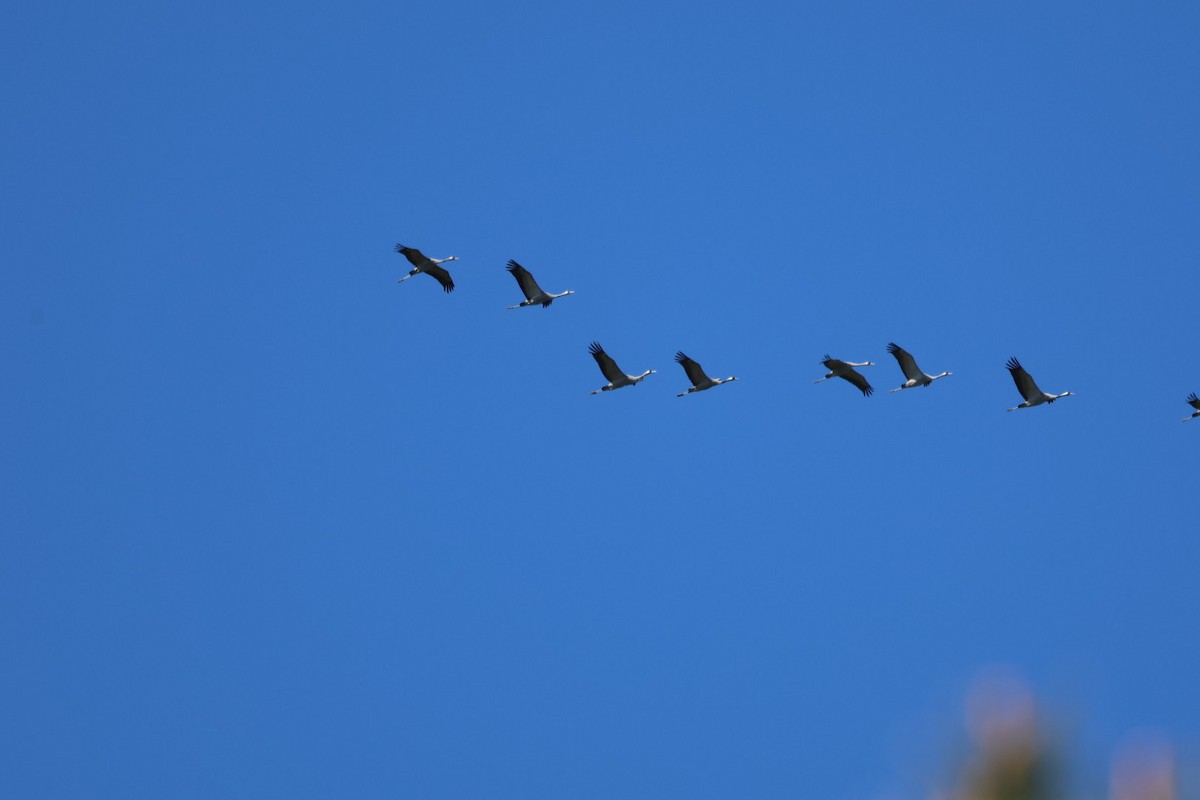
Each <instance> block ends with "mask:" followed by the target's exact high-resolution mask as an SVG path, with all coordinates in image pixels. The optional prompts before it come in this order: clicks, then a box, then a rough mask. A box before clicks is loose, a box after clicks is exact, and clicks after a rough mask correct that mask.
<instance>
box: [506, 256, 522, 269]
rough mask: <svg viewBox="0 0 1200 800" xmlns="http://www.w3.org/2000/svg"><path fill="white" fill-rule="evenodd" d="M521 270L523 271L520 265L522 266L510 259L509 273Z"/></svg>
mask: <svg viewBox="0 0 1200 800" xmlns="http://www.w3.org/2000/svg"><path fill="white" fill-rule="evenodd" d="M519 269H522V267H521V265H520V264H518V263H517V262H516V261H513V260H512V259H511V258H510V259H509V260H508V271H509V272H516V271H517V270H519Z"/></svg>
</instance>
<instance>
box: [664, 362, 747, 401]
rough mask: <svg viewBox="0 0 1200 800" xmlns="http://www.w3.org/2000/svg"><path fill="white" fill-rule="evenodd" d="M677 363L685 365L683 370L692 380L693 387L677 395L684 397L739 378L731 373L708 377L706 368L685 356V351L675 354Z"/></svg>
mask: <svg viewBox="0 0 1200 800" xmlns="http://www.w3.org/2000/svg"><path fill="white" fill-rule="evenodd" d="M675 363H676V364H678V365H679V366H681V367H683V371H684V372H686V373H687V376H688V380H690V381H691V382H692V388H690V389H688V390H687V391H686V392H680V393H679V394H677V395H675V396H676V397H683V396H684V395H685V394H691V393H692V392H703V391H704V390H705V389H711V388H712V387H714V386H720V385H721V384H722V383H729V382H730V381H736V380H737V379H738V378H737V376H736V375H730V376H729V377H728V378H710V377H708V376H707V375H705V374H704V370H703V369H701V368H700V365H699V364H697V363H696V362H695V361H692V360H691V359H690V358H688V357H687V356H685V355H684V354H683V351H680V352H678V353H676V354H675Z"/></svg>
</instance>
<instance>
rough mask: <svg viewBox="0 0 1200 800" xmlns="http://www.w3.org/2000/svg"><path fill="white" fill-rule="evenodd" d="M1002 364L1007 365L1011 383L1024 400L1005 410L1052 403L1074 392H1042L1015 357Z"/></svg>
mask: <svg viewBox="0 0 1200 800" xmlns="http://www.w3.org/2000/svg"><path fill="white" fill-rule="evenodd" d="M1004 366H1006V367H1008V371H1009V372H1011V373H1012V377H1013V383H1015V384H1017V391H1019V392H1020V393H1021V397H1024V398H1025V402H1024V403H1021V405H1019V406H1013V407H1012V408H1007V409H1005V411H1016V410H1017V409H1018V408H1029V407H1030V406H1040V405H1041V404H1042V403H1053V402H1054V401H1055V400H1057V399H1059V398H1060V397H1070V396H1071V395H1073V394H1075V393H1074V392H1063V393H1062V394H1050V393H1049V392H1043V391H1042V390H1041V389H1039V388H1038V385H1037V384H1036V383H1034V382H1033V377H1032V376H1031V375H1030V374H1029V373H1028V372H1026V371H1025V368H1024V367H1022V366H1021V362H1020V361H1017V359H1016V357H1013V358H1010V359H1009V360H1008V363H1007V364H1005V365H1004Z"/></svg>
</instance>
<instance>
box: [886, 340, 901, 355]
mask: <svg viewBox="0 0 1200 800" xmlns="http://www.w3.org/2000/svg"><path fill="white" fill-rule="evenodd" d="M899 349H900V345H898V344H896V343H895V342H888V346H887V351H888V352H889V353H891V354H892V355H895V353H896V351H897V350H899Z"/></svg>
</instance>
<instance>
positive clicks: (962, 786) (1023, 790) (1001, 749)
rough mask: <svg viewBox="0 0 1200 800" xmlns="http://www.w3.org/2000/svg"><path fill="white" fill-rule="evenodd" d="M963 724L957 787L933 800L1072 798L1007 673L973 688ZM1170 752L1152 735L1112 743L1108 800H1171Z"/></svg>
mask: <svg viewBox="0 0 1200 800" xmlns="http://www.w3.org/2000/svg"><path fill="white" fill-rule="evenodd" d="M965 715H966V726H967V731H968V732H969V734H970V738H971V744H972V752H971V754H970V755H969V756H968V757H967V758H966V759H965V762H964V763H963V765H962V767H961V769H960V770H959V771H958V775H957V777H956V778H955V779H954V780H955V786H954V788H953V789H952V790H950V791H948V792H938V793H935V794H934V795H933V797H932V800H1070V799H1071V798H1074V797H1075V796H1076V795H1073V794H1071V793H1070V792H1069V790H1068V789H1067V786H1066V768H1065V759H1064V758H1063V751H1062V749H1061V748H1060V746H1059V743H1058V741H1057V739H1056V737H1055V736H1053V735H1051V734H1050V733H1049V731H1048V727H1047V725H1046V723H1045V721H1044V719H1042V716H1041V714H1040V713H1039V710H1038V707H1037V704H1036V702H1035V700H1034V696H1033V693H1032V692H1031V691H1030V689H1029V688H1028V686H1027V685H1026V684H1025V683H1024V682H1023V681H1021V680H1020V679H1019V678H1017V677H1016V676H1015V675H1014V674H1012V673H1010V672H1007V671H990V672H988V673H986V674H984V675H983V676H981V677H980V679H978V680H977V681H976V682H975V684H974V685H973V686H972V687H971V689H970V691H969V692H968V694H967V699H966V708H965ZM1179 797H1180V795H1179V794H1178V793H1177V788H1176V770H1175V763H1174V754H1173V751H1172V749H1171V747H1170V745H1169V744H1168V743H1167V742H1166V741H1164V740H1162V739H1161V738H1159V737H1156V736H1153V735H1151V734H1138V735H1135V736H1132V737H1130V739H1129V740H1128V741H1126V742H1125V743H1123V744H1122V745H1121V747H1120V748H1118V750H1117V753H1116V755H1115V756H1114V758H1113V761H1112V767H1111V770H1110V774H1109V781H1108V798H1109V800H1177V798H1179Z"/></svg>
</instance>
